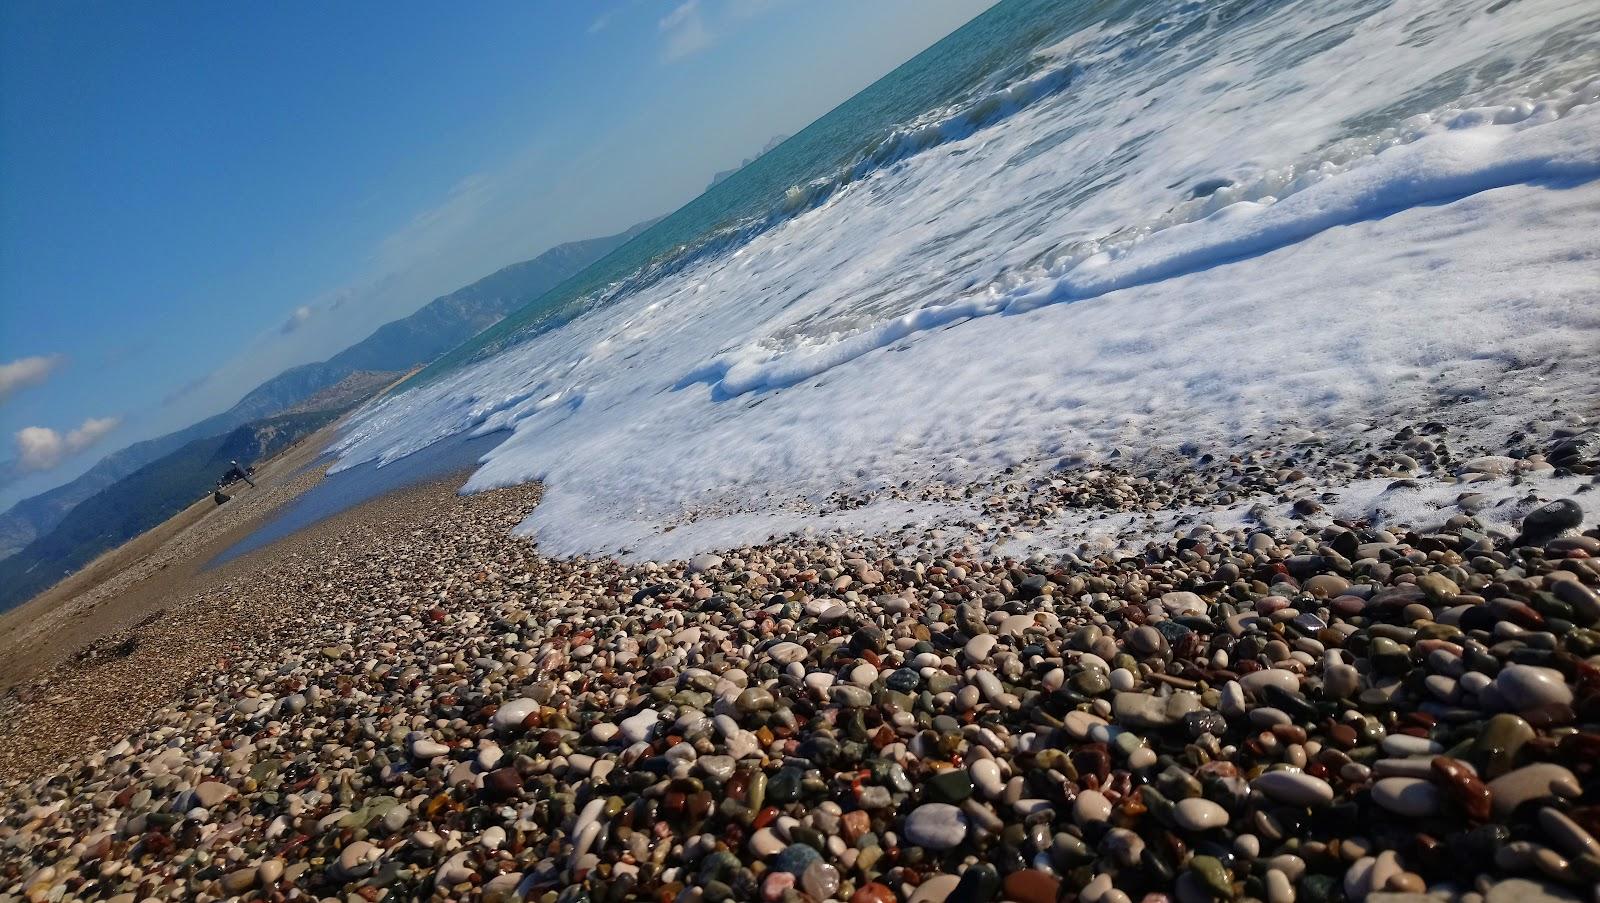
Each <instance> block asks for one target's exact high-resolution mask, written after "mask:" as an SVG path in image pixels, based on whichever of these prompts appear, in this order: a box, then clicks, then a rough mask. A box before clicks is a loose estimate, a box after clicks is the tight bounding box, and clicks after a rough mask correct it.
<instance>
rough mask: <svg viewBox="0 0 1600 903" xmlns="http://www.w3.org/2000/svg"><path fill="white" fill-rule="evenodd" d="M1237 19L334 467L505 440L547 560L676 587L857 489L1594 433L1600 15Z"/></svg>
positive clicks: (968, 138)
mask: <svg viewBox="0 0 1600 903" xmlns="http://www.w3.org/2000/svg"><path fill="white" fill-rule="evenodd" d="M1207 15H1208V13H1207V10H1206V7H1205V6H1204V5H1202V4H1188V5H1184V6H1181V7H1179V8H1176V9H1175V10H1174V11H1172V12H1171V13H1170V14H1169V17H1170V18H1171V19H1172V23H1171V24H1172V27H1170V28H1160V29H1154V28H1142V29H1138V30H1129V29H1122V30H1117V29H1098V28H1097V29H1093V30H1090V31H1087V32H1085V33H1083V34H1082V35H1080V36H1079V37H1078V38H1077V39H1076V40H1073V41H1068V42H1063V43H1061V44H1058V45H1057V46H1056V47H1053V48H1048V49H1046V50H1045V51H1041V54H1040V57H1039V58H1038V60H1036V64H1037V65H1036V68H1035V69H1034V71H1032V72H1030V73H1029V74H1028V75H1026V76H1025V77H1024V81H1022V82H1020V83H1019V84H1023V85H1029V86H1030V87H1028V88H1027V89H1026V90H1024V91H1019V92H1018V93H1017V94H1016V95H1015V96H1012V97H1011V98H1010V99H1009V100H1006V101H1004V102H1003V103H1001V102H994V101H988V100H986V99H985V98H989V97H999V96H1004V94H1003V92H1005V91H1006V90H1008V88H1007V86H1003V85H1002V86H995V87H993V88H985V89H984V90H985V91H987V92H989V93H987V94H985V93H982V92H980V93H979V94H978V95H975V99H974V98H969V99H966V100H964V101H961V103H959V104H956V105H955V106H953V107H952V109H950V110H945V111H933V112H931V113H930V114H929V116H928V117H926V118H925V119H926V121H924V122H922V123H920V124H919V123H913V124H910V125H908V127H907V129H906V130H902V132H903V134H902V135H901V138H903V139H905V140H900V139H895V138H894V136H890V140H889V141H887V142H886V144H885V145H884V147H886V148H890V149H889V150H885V151H884V152H883V153H882V154H881V155H880V156H881V159H877V160H876V162H875V163H874V164H873V165H871V166H867V167H864V168H858V171H856V172H853V173H852V174H851V175H850V177H849V178H841V179H839V180H837V182H836V184H835V186H834V187H833V188H832V189H830V190H829V191H827V192H826V193H825V197H811V198H810V199H809V200H807V201H806V203H804V204H800V205H798V207H797V210H796V211H794V212H792V213H791V214H786V215H785V217H784V218H783V219H782V220H781V221H780V222H776V223H773V224H769V227H767V228H762V229H758V230H751V231H749V232H746V233H741V234H740V235H739V236H738V238H737V240H736V241H729V242H727V243H726V244H725V245H723V246H719V247H718V248H717V249H716V250H715V252H713V253H705V254H701V255H698V256H695V257H693V258H692V259H686V260H685V261H683V262H682V263H680V264H679V265H678V266H676V267H674V268H671V269H670V270H668V271H664V272H663V273H661V274H659V275H658V276H656V277H653V278H651V279H649V280H641V281H640V282H639V283H638V284H637V285H636V286H631V287H628V288H626V289H625V290H622V291H618V292H616V293H614V294H613V295H612V296H611V297H609V298H608V299H607V301H606V303H605V304H604V305H603V306H600V307H597V308H595V309H592V310H589V311H588V312H586V313H585V314H583V315H582V316H579V317H578V318H576V319H575V320H573V321H571V322H569V323H567V324H566V325H564V326H562V327H560V328H559V329H555V330H552V331H550V332H547V333H544V334H541V335H539V336H536V337H534V338H533V339H531V340H530V341H527V342H525V343H523V344H521V345H518V346H516V347H513V348H510V349H507V350H505V351H503V352H501V353H499V354H498V355H496V356H495V357H492V358H489V359H487V360H484V361H480V362H478V363H475V364H473V365H470V366H467V367H464V368H462V369H460V370H457V371H455V372H452V373H449V374H446V375H444V376H442V377H440V378H439V379H437V380H435V381H433V382H431V383H429V384H427V385H425V386H422V387H420V388H418V389H415V390H412V391H409V392H406V393H403V394H401V395H399V396H397V397H395V398H392V399H389V400H387V401H385V402H383V403H381V404H379V405H376V406H374V407H372V408H371V409H370V410H368V411H366V412H364V413H363V415H362V416H361V417H359V418H358V419H357V420H356V421H355V422H354V423H353V424H352V426H351V427H350V429H349V430H348V431H347V433H346V435H345V436H344V438H343V439H342V441H341V443H340V445H339V447H338V450H339V452H340V454H341V456H342V458H341V461H340V464H339V466H340V467H348V466H353V465H354V464H356V463H360V462H364V461H378V462H380V463H381V462H385V461H392V460H394V459H396V458H399V457H401V456H403V455H405V454H407V453H409V452H411V451H414V450H416V449H419V448H422V447H425V446H427V445H429V444H431V443H433V442H435V441H437V440H438V439H440V438H442V437H445V436H450V435H455V434H460V433H478V434H482V433H487V432H492V431H497V430H510V431H511V433H510V436H509V438H508V439H507V440H506V442H504V443H503V444H502V445H500V446H499V447H497V448H496V449H495V450H494V451H493V452H491V453H490V454H489V455H487V456H486V458H485V460H484V462H483V465H482V466H481V467H480V468H479V470H478V471H477V473H476V474H475V475H474V476H473V478H472V479H471V481H470V482H469V483H468V485H467V487H466V488H467V489H468V490H476V489H483V488H489V487H493V486H501V485H508V484H512V483H516V482H521V481H525V480H529V479H543V480H545V481H546V482H547V491H546V497H545V501H544V502H543V503H542V504H541V505H540V507H539V508H538V509H537V510H536V511H535V513H534V514H533V515H532V516H531V517H530V518H529V520H528V521H527V522H526V523H525V524H524V525H523V529H525V530H527V531H531V532H533V533H534V534H536V535H537V536H538V537H539V539H540V540H541V542H543V543H544V544H545V545H546V547H547V548H548V549H550V550H551V551H554V552H578V551H614V550H618V549H630V550H633V551H634V552H635V553H638V554H651V555H664V554H673V553H682V552H686V551H689V550H692V549H695V548H699V547H705V546H715V545H727V544H731V543H733V542H736V541H739V540H743V539H760V538H764V537H765V536H766V535H767V534H768V533H771V532H782V531H784V530H787V529H791V528H793V527H794V526H795V525H797V524H799V523H801V522H802V521H803V518H805V517H806V516H808V515H809V514H810V513H812V512H814V511H816V510H817V509H818V508H819V507H822V506H823V500H824V498H825V497H826V496H827V495H828V494H829V493H831V492H834V491H837V490H843V491H854V490H858V489H872V488H876V487H881V486H886V485H893V484H897V483H899V482H900V481H901V480H903V479H947V480H952V481H959V480H963V479H968V478H971V477H972V476H975V475H979V474H983V473H986V472H989V471H991V470H992V469H994V468H996V467H1000V466H1005V465H1007V464H1011V463H1014V462H1018V461H1026V460H1035V459H1039V458H1041V457H1046V458H1047V457H1050V456H1054V455H1061V454H1065V453H1078V452H1084V451H1093V450H1095V449H1106V448H1110V447H1112V446H1115V445H1119V444H1133V445H1141V446H1142V445H1149V444H1163V445H1168V446H1175V445H1176V444H1177V443H1178V442H1180V441H1183V440H1196V441H1200V442H1203V443H1223V442H1228V441H1232V440H1235V439H1237V438H1238V437H1241V436H1244V435H1247V434H1251V433H1255V434H1259V433H1260V432H1261V431H1262V430H1266V429H1270V428H1273V427H1279V426H1283V425H1286V424H1301V425H1310V426H1313V427H1318V428H1328V429H1338V428H1340V427H1341V425H1343V424H1348V423H1350V422H1353V421H1355V420H1360V419H1364V418H1366V417H1369V416H1374V415H1380V416H1381V415H1388V414H1393V413H1397V412H1406V411H1411V410H1418V409H1425V408H1428V407H1430V406H1432V405H1435V404H1438V403H1441V402H1442V401H1443V400H1445V399H1450V400H1452V401H1458V400H1460V399H1463V398H1464V399H1467V400H1468V401H1467V402H1466V403H1464V404H1459V405H1457V407H1456V413H1455V415H1454V416H1456V417H1458V418H1465V419H1471V418H1478V419H1479V421H1480V422H1479V423H1478V427H1479V428H1482V429H1490V428H1499V425H1500V424H1503V423H1508V422H1510V421H1511V420H1513V419H1515V418H1516V417H1519V416H1520V417H1529V416H1536V415H1537V413H1538V410H1539V406H1540V405H1543V406H1544V407H1545V408H1548V407H1549V406H1551V405H1556V404H1560V403H1561V400H1562V399H1567V403H1568V404H1569V405H1570V404H1571V402H1572V399H1580V400H1581V399H1583V398H1590V399H1592V398H1593V397H1594V393H1595V391H1596V382H1597V380H1596V378H1595V376H1594V375H1593V373H1594V372H1595V369H1596V368H1595V367H1594V366H1593V364H1594V360H1593V357H1594V350H1595V349H1596V348H1600V313H1597V310H1596V307H1595V297H1596V296H1597V293H1600V277H1597V273H1600V262H1597V256H1600V242H1597V241H1596V239H1595V238H1594V236H1595V235H1600V182H1597V180H1596V177H1597V176H1600V109H1597V107H1596V87H1595V85H1594V83H1593V81H1592V79H1593V78H1594V75H1595V72H1594V71H1593V70H1594V69H1595V68H1596V66H1597V63H1596V60H1597V59H1600V57H1597V55H1596V43H1595V39H1593V38H1592V37H1587V36H1592V35H1594V34H1596V33H1597V31H1600V13H1597V12H1594V11H1590V10H1587V9H1585V8H1584V7H1583V6H1582V5H1573V4H1563V3H1558V2H1553V0H1552V2H1536V0H1524V2H1522V3H1519V4H1517V5H1516V15H1515V16H1508V15H1500V14H1490V13H1488V12H1486V11H1485V10H1484V9H1483V8H1482V6H1481V4H1466V3H1436V4H1423V3H1412V2H1399V3H1394V4H1391V5H1387V6H1383V7H1382V8H1377V9H1374V8H1372V4H1371V3H1368V2H1365V0H1361V2H1357V0H1346V2H1343V3H1332V4H1310V3H1304V4H1300V5H1298V6H1289V7H1285V8H1283V9H1281V10H1278V11H1276V12H1274V13H1273V14H1271V15H1270V16H1263V17H1259V18H1257V19H1253V20H1250V21H1249V22H1247V23H1244V24H1237V23H1235V24H1227V23H1215V22H1210V21H1209V20H1208V19H1206V18H1205V17H1206V16H1207ZM1039 66H1042V67H1043V68H1042V69H1041V68H1037V67H1039ZM1067 67H1071V68H1070V69H1069V68H1067ZM1058 72H1059V73H1070V77H1068V76H1067V75H1059V76H1052V75H1050V73H1058ZM1049 79H1055V80H1054V81H1052V80H1049ZM995 92H1001V93H999V94H996V93H995ZM984 104H988V106H984ZM997 104H998V105H997ZM963 105H964V106H963ZM963 110H965V111H967V112H962V111H963ZM984 110H987V112H984ZM1002 113H1003V114H1004V115H1001V114H1002ZM962 117H965V118H962ZM928 128H933V129H935V133H929V132H925V131H923V130H925V129H928ZM917 134H922V135H923V137H922V138H907V137H906V136H911V135H917ZM930 135H931V137H929V136H930ZM896 141H898V142H899V143H895V142H896ZM1195 189H1199V190H1195ZM1063 301H1071V302H1073V303H1055V302H1063ZM869 515H870V516H869ZM935 516H937V512H936V511H930V510H913V511H907V510H902V509H895V508H894V507H893V506H881V507H880V508H878V509H874V511H873V512H870V513H869V514H859V515H853V516H852V517H851V518H847V519H845V520H842V521H840V525H841V526H847V527H851V528H862V527H864V526H866V525H867V522H869V521H873V520H874V519H876V520H877V521H878V522H881V523H883V524H894V523H896V519H897V518H900V519H904V520H907V521H917V520H919V519H923V518H931V517H935ZM669 527H671V528H672V529H670V530H669V529H668V528H669Z"/></svg>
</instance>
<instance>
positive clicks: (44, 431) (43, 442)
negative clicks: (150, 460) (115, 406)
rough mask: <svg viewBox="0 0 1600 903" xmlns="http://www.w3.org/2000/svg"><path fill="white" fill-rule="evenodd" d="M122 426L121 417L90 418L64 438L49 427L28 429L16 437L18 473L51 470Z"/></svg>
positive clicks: (27, 427) (26, 427) (21, 431)
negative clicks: (119, 425)
mask: <svg viewBox="0 0 1600 903" xmlns="http://www.w3.org/2000/svg"><path fill="white" fill-rule="evenodd" d="M121 422H122V418H120V417H90V418H89V419H87V420H85V421H84V422H83V423H81V424H79V425H78V426H77V427H76V428H75V429H71V430H68V431H67V434H66V435H64V436H63V435H62V434H61V433H59V432H57V431H56V430H53V429H51V428H50V427H47V426H25V427H23V428H22V429H20V430H17V435H16V441H17V464H16V466H17V469H18V470H19V471H22V472H30V471H39V470H49V469H51V468H52V467H55V466H56V465H57V464H60V463H61V462H62V461H64V460H66V459H67V458H70V457H72V456H73V455H75V454H77V453H78V452H81V451H83V450H85V449H87V448H89V447H90V446H92V445H94V444H95V443H97V442H99V441H100V440H101V439H104V438H105V436H106V434H107V433H109V432H111V431H112V430H114V429H116V428H117V425H118V424H120V423H121Z"/></svg>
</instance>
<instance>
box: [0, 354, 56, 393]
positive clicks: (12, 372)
mask: <svg viewBox="0 0 1600 903" xmlns="http://www.w3.org/2000/svg"><path fill="white" fill-rule="evenodd" d="M59 366H61V355H59V354H51V355H40V356H36V357H24V358H18V359H17V360H14V361H12V362H10V363H8V364H0V401H4V400H6V399H7V398H9V397H11V394H12V393H13V392H16V391H17V390H18V389H23V388H26V387H28V386H36V385H38V384H39V383H42V382H44V381H45V380H46V379H48V378H49V376H50V374H51V372H53V371H54V370H55V369H56V368H57V367H59Z"/></svg>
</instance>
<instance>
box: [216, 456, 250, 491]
mask: <svg viewBox="0 0 1600 903" xmlns="http://www.w3.org/2000/svg"><path fill="white" fill-rule="evenodd" d="M228 463H229V464H231V465H233V467H232V469H231V470H229V471H228V472H227V473H225V474H223V476H222V479H223V481H224V482H232V481H234V480H244V481H245V482H246V483H249V484H250V488H251V489H254V488H255V487H256V481H255V480H252V479H250V474H249V473H248V472H246V470H245V469H244V468H243V467H240V466H239V462H238V461H229V462H228Z"/></svg>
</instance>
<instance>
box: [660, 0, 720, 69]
mask: <svg viewBox="0 0 1600 903" xmlns="http://www.w3.org/2000/svg"><path fill="white" fill-rule="evenodd" d="M659 27H660V29H661V32H662V34H664V35H666V39H667V43H666V46H665V47H663V48H662V50H661V61H662V62H664V63H673V62H677V61H678V60H681V59H684V58H685V57H690V56H693V55H694V54H696V53H699V52H700V51H702V50H705V49H706V48H707V47H710V46H711V44H712V42H713V38H712V36H711V30H710V29H709V28H707V27H706V21H705V17H704V15H703V14H702V13H701V11H700V0H685V2H684V3H683V4H682V5H680V6H678V7H677V8H676V9H674V10H673V11H672V12H670V13H667V14H666V15H665V16H663V17H662V19H661V22H660V23H659Z"/></svg>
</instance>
